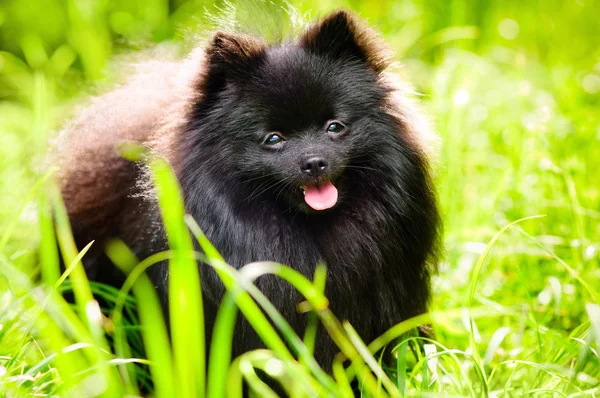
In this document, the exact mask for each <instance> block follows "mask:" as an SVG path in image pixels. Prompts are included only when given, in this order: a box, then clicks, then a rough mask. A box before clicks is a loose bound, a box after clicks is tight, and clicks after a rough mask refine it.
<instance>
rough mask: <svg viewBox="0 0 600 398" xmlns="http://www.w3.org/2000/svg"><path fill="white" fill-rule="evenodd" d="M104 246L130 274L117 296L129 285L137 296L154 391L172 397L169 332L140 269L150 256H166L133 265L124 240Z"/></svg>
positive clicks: (155, 296) (131, 255) (148, 280)
mask: <svg viewBox="0 0 600 398" xmlns="http://www.w3.org/2000/svg"><path fill="white" fill-rule="evenodd" d="M106 250H107V254H108V256H109V258H110V259H111V261H113V262H114V263H115V265H117V266H118V267H119V268H120V269H121V270H122V271H123V272H124V273H126V274H128V275H129V276H128V278H127V280H126V281H125V283H124V286H123V288H122V294H120V295H119V297H124V296H126V295H127V292H128V289H129V288H130V287H131V288H132V289H133V293H134V295H135V297H136V299H137V301H136V302H137V306H138V312H139V316H140V324H141V326H142V338H143V341H144V347H145V348H146V355H147V356H148V359H149V361H150V373H151V375H152V380H153V383H154V394H155V395H156V397H157V398H168V397H172V396H173V394H174V392H175V391H176V388H175V378H176V374H175V368H174V366H173V358H172V354H171V350H170V347H171V345H170V341H169V335H168V332H167V327H166V323H165V319H164V316H163V313H162V307H161V305H160V300H159V299H158V295H157V294H156V291H155V289H154V286H153V285H152V282H151V281H150V278H149V277H148V276H147V275H146V274H145V273H144V272H143V271H144V270H145V269H146V268H147V267H148V266H150V265H151V264H153V262H152V260H154V259H157V260H158V261H162V260H164V259H165V257H160V256H156V255H155V257H154V258H149V259H150V261H147V260H148V259H146V260H145V261H143V262H141V263H139V264H138V265H137V266H136V265H135V264H136V263H137V258H136V257H135V255H134V254H133V253H132V252H131V251H130V250H129V248H128V247H127V246H126V245H125V244H124V243H123V242H121V241H118V240H114V241H111V242H109V244H108V245H107V249H106ZM132 276H133V277H132ZM121 307H122V305H121ZM116 308H117V309H119V308H120V307H119V303H117V306H116Z"/></svg>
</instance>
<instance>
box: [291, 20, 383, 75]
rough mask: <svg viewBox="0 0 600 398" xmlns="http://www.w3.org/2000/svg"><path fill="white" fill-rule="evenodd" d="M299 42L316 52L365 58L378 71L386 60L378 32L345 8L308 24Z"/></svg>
mask: <svg viewBox="0 0 600 398" xmlns="http://www.w3.org/2000/svg"><path fill="white" fill-rule="evenodd" d="M300 45H301V46H302V47H304V48H305V49H306V50H308V51H310V52H312V53H315V54H320V55H325V56H330V57H332V58H336V59H340V58H342V59H343V58H346V59H348V60H358V61H362V62H365V63H366V64H367V65H368V66H370V67H371V68H372V69H373V70H374V71H375V72H377V73H379V72H381V71H383V70H384V69H385V68H386V67H387V66H388V64H389V57H388V51H387V50H386V49H385V47H384V46H383V45H382V44H381V43H380V40H379V39H378V37H377V34H376V33H375V32H374V31H373V30H372V29H370V28H369V27H367V26H365V25H364V24H363V23H362V22H361V21H360V20H359V19H358V18H356V17H354V16H353V15H351V14H350V13H349V12H348V11H345V10H338V11H334V12H332V13H331V14H329V15H328V16H327V17H325V19H323V20H321V21H320V22H317V23H316V24H314V25H313V26H311V27H310V28H308V29H307V30H306V32H304V34H303V35H302V37H301V38H300Z"/></svg>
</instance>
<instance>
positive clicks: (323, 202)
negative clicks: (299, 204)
mask: <svg viewBox="0 0 600 398" xmlns="http://www.w3.org/2000/svg"><path fill="white" fill-rule="evenodd" d="M301 189H302V191H303V192H304V201H305V202H306V204H307V205H309V206H310V207H311V208H312V209H313V210H317V211H320V210H327V209H330V208H332V207H333V206H335V204H336V203H337V200H338V190H337V188H336V187H335V185H333V183H332V182H331V181H329V180H327V181H325V182H323V183H322V184H319V185H302V186H301Z"/></svg>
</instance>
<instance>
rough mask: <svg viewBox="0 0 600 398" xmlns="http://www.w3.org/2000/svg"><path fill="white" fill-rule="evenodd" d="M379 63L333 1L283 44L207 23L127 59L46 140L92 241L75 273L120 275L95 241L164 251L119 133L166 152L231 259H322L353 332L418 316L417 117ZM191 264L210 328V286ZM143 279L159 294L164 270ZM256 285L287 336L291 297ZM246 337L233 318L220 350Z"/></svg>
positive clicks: (425, 201) (430, 203) (420, 193)
mask: <svg viewBox="0 0 600 398" xmlns="http://www.w3.org/2000/svg"><path fill="white" fill-rule="evenodd" d="M388 66H389V65H388V58H387V56H386V50H385V48H384V46H382V45H381V44H380V42H379V40H378V39H377V36H376V35H375V34H374V33H373V32H372V31H371V30H370V29H369V28H368V27H365V26H363V25H362V23H361V22H360V21H359V20H358V19H356V18H355V17H353V16H352V15H351V14H349V13H348V12H346V11H337V12H334V13H332V14H330V15H329V16H327V17H326V18H324V19H322V20H320V21H318V22H317V23H315V24H314V25H312V26H311V27H309V28H308V29H307V30H306V31H305V32H304V33H303V34H302V35H301V36H300V37H299V39H297V40H296V41H292V42H284V43H278V44H273V45H267V44H266V43H264V42H263V41H261V40H260V39H257V38H254V37H250V36H245V35H232V34H226V33H216V34H215V35H214V37H213V39H212V41H211V42H210V43H209V44H208V46H207V47H206V49H204V50H197V51H195V52H194V53H193V54H192V55H191V56H190V57H189V58H188V59H187V60H185V61H178V62H147V63H144V64H142V65H140V66H139V68H138V69H139V71H138V73H137V74H136V77H135V78H133V79H132V81H131V82H130V83H129V84H127V85H124V86H122V87H120V88H118V89H116V90H114V91H112V92H110V93H108V94H106V95H103V96H101V97H99V98H97V99H96V100H94V103H93V104H91V106H89V107H87V108H86V109H85V110H84V111H83V113H82V114H81V115H80V116H79V117H78V118H77V119H75V120H74V122H73V123H72V125H71V126H70V127H69V128H68V129H67V130H66V132H65V133H66V134H64V135H63V137H64V138H66V139H64V140H63V141H62V142H61V144H60V148H61V152H62V154H63V155H62V157H63V160H62V161H63V169H62V175H61V181H62V193H63V196H64V200H65V202H66V205H67V209H68V212H69V216H70V218H71V222H72V225H73V231H74V234H75V238H76V241H77V244H78V245H79V246H80V247H82V246H84V245H86V244H87V243H89V242H90V241H91V240H96V244H95V245H94V246H95V247H94V248H93V249H92V250H91V251H90V252H89V253H88V255H87V256H86V258H85V260H84V262H85V266H86V269H87V271H88V273H89V275H90V277H91V278H93V279H95V280H98V281H101V282H104V283H110V284H119V283H121V282H122V275H120V274H119V273H118V272H117V271H115V269H114V267H111V266H110V262H109V261H108V260H107V259H106V257H105V255H104V254H103V245H102V243H103V242H106V241H107V240H108V239H110V238H111V237H119V238H121V239H123V240H124V241H125V242H126V243H127V244H128V245H129V246H130V247H132V248H133V249H134V250H135V251H136V253H137V254H138V255H139V256H140V257H144V256H147V255H150V254H152V253H155V252H157V251H160V250H164V249H166V247H167V246H166V239H165V237H164V233H163V230H162V228H161V227H160V223H159V221H158V220H159V216H158V210H157V208H156V205H155V201H154V200H152V194H151V193H148V192H146V190H147V188H145V186H147V184H145V183H144V179H145V173H144V170H143V167H141V166H139V165H137V164H135V163H131V162H128V161H126V160H124V159H122V158H120V157H119V156H118V155H117V153H116V151H115V145H116V144H118V143H119V142H121V141H126V140H128V141H135V142H138V143H142V144H143V145H145V146H147V147H149V148H151V149H152V150H153V151H155V152H157V153H159V154H160V155H162V156H164V157H165V158H166V159H168V160H169V162H170V163H171V164H172V165H173V168H174V170H175V172H176V174H177V177H178V178H179V181H180V183H181V187H182V190H183V193H184V200H185V206H186V211H187V212H188V213H189V214H191V215H192V216H193V217H194V219H196V220H197V221H198V223H199V225H200V226H201V227H202V229H203V231H204V232H205V233H206V235H207V236H208V238H209V239H210V240H211V241H212V243H213V244H214V245H215V246H216V248H217V249H218V250H219V251H220V252H221V254H222V255H223V256H224V258H225V259H226V260H227V261H228V262H229V263H230V264H231V265H233V266H235V267H241V266H243V265H244V264H247V263H250V262H255V261H275V262H279V263H282V264H286V265H289V266H291V267H293V268H294V269H295V270H297V271H299V272H301V273H302V274H304V275H305V276H307V277H310V278H312V276H313V275H314V270H315V266H316V265H317V263H318V262H320V261H323V262H324V263H325V264H326V265H327V288H326V294H327V296H328V297H329V299H330V305H331V308H332V310H333V312H334V313H335V314H336V315H337V316H338V317H339V318H341V319H345V320H348V321H349V322H350V323H351V324H352V325H353V326H354V327H355V329H356V330H357V331H358V333H359V334H360V335H361V336H362V338H363V339H364V340H365V341H366V342H370V341H371V340H373V339H374V338H375V337H377V336H379V335H380V334H382V333H383V332H384V331H386V330H387V329H388V328H390V327H391V326H393V325H394V324H396V323H398V322H400V321H402V320H405V319H407V318H409V317H412V316H415V315H418V314H421V313H423V312H426V309H427V303H428V300H429V297H430V274H431V272H432V270H433V268H434V266H435V253H436V248H437V243H438V237H439V225H440V223H439V214H438V209H437V204H436V197H435V193H434V189H433V186H432V182H431V178H430V168H429V165H428V162H427V153H428V147H427V142H426V138H427V137H426V136H427V135H428V129H427V127H426V123H424V122H423V118H422V117H421V116H420V114H419V113H418V112H417V111H416V110H415V108H414V107H413V106H412V105H411V103H410V102H409V101H408V100H407V99H406V98H405V97H404V96H403V94H402V91H401V90H400V87H399V85H398V84H397V83H395V82H394V79H391V76H390V74H389V73H388V72H387V71H386V70H387V68H388ZM149 192H151V191H149ZM200 269H201V279H202V288H203V292H204V294H205V298H204V302H205V305H206V314H207V315H206V316H207V322H208V324H207V328H208V330H210V329H212V321H214V314H215V311H216V308H217V306H218V304H219V302H220V300H221V298H222V296H223V293H224V288H223V285H222V283H221V282H220V280H219V278H218V277H217V275H216V274H215V273H214V271H212V269H209V268H208V267H205V266H202V265H200ZM151 277H152V278H153V282H154V283H155V285H156V288H157V289H158V290H159V292H160V293H161V297H162V298H163V299H164V300H166V297H167V295H166V291H167V278H168V266H167V265H166V264H160V265H157V266H156V267H155V268H154V269H153V270H151ZM256 285H257V286H258V287H259V288H260V289H262V291H263V292H264V293H265V294H266V295H267V297H268V298H269V299H270V300H271V301H272V302H273V303H274V305H275V306H276V307H277V308H278V309H279V310H280V311H281V313H282V314H283V315H284V317H285V318H286V319H287V320H288V321H289V322H290V323H291V325H292V326H293V327H294V329H295V330H296V331H297V332H298V333H303V330H304V326H305V323H306V319H307V318H306V314H300V313H298V312H297V310H296V306H297V304H298V303H299V302H301V301H303V298H302V297H301V296H300V294H299V293H298V292H297V291H296V290H295V289H294V288H293V287H291V286H290V285H289V284H287V283H284V282H283V281H280V280H278V279H277V278H275V277H270V276H264V277H260V278H259V279H257V281H256ZM261 346H262V343H261V341H260V340H259V338H258V336H257V335H256V333H254V332H253V331H252V330H251V328H250V326H249V324H248V323H247V322H244V321H240V322H239V323H238V325H237V327H236V338H235V339H234V347H233V350H234V354H240V353H241V352H244V351H247V350H250V349H253V348H258V347H261ZM315 351H316V353H315V356H316V358H317V360H318V361H319V362H320V363H321V364H322V365H323V366H325V367H327V368H328V367H329V366H330V364H331V361H332V359H333V357H334V355H335V353H336V352H338V351H339V350H338V348H337V347H336V346H335V344H334V343H333V341H332V340H331V339H330V338H329V337H328V336H327V335H326V333H324V332H323V331H321V333H320V336H319V337H318V339H317V345H316V350H315Z"/></svg>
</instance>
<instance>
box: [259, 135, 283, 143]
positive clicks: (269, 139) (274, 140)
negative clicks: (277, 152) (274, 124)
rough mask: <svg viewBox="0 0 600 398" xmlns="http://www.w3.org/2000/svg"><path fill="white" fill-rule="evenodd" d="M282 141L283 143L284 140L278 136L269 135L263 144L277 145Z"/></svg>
mask: <svg viewBox="0 0 600 398" xmlns="http://www.w3.org/2000/svg"><path fill="white" fill-rule="evenodd" d="M284 141H285V139H284V138H283V137H282V136H280V135H279V134H275V133H271V134H269V135H268V136H267V138H265V141H264V143H265V144H266V145H277V144H280V143H282V142H284Z"/></svg>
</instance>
